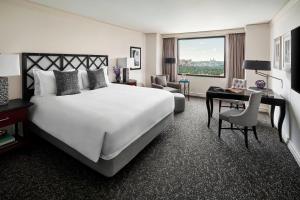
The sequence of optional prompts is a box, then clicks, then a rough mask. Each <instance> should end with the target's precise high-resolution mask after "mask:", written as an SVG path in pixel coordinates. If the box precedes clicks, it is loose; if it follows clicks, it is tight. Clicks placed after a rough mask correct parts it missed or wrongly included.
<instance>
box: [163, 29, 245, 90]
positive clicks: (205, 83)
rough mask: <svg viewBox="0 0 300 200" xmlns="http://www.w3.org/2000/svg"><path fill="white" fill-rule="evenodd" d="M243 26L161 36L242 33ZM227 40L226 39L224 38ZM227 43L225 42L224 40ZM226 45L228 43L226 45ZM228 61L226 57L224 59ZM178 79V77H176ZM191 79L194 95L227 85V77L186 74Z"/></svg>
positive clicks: (205, 35) (178, 36)
mask: <svg viewBox="0 0 300 200" xmlns="http://www.w3.org/2000/svg"><path fill="white" fill-rule="evenodd" d="M243 32H245V30H244V29H243V28H238V29H231V30H221V31H208V32H196V33H180V34H166V35H162V37H163V38H168V37H175V38H193V37H209V36H226V35H228V34H230V33H243ZM226 41H227V40H226ZM226 43H227V42H226ZM226 47H228V45H226ZM226 60H227V61H228V59H226ZM228 69H229V68H228V64H226V74H228ZM178 79H180V77H178ZM188 79H189V80H190V81H191V94H192V95H195V96H205V93H206V91H207V89H208V88H209V87H210V86H218V87H223V88H225V87H227V86H228V78H227V75H226V77H225V78H213V77H202V76H188Z"/></svg>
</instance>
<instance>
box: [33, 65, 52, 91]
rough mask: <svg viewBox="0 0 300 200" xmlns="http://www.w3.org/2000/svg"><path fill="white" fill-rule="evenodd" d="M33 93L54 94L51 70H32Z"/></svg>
mask: <svg viewBox="0 0 300 200" xmlns="http://www.w3.org/2000/svg"><path fill="white" fill-rule="evenodd" d="M33 75H34V79H35V80H34V95H37V96H47V95H53V94H56V80H55V76H54V73H53V71H43V70H37V69H34V70H33Z"/></svg>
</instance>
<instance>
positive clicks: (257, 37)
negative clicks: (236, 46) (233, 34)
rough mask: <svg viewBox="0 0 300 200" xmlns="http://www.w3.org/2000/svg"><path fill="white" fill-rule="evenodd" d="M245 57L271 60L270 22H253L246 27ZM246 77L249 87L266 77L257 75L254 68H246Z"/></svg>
mask: <svg viewBox="0 0 300 200" xmlns="http://www.w3.org/2000/svg"><path fill="white" fill-rule="evenodd" d="M245 31H246V38H245V59H247V60H266V61H268V60H270V24H269V23H264V24H253V25H247V26H246V28H245ZM245 78H246V79H247V84H248V86H249V87H251V86H255V81H256V80H259V79H261V80H264V81H266V79H265V78H264V77H262V76H259V75H256V74H255V72H254V70H246V71H245Z"/></svg>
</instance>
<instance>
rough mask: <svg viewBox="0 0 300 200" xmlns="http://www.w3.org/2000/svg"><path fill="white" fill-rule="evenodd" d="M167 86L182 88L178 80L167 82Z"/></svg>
mask: <svg viewBox="0 0 300 200" xmlns="http://www.w3.org/2000/svg"><path fill="white" fill-rule="evenodd" d="M167 86H168V87H172V88H176V89H180V83H176V82H167Z"/></svg>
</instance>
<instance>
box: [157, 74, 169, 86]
mask: <svg viewBox="0 0 300 200" xmlns="http://www.w3.org/2000/svg"><path fill="white" fill-rule="evenodd" d="M155 83H156V84H158V85H161V86H164V87H166V86H167V77H166V76H156V77H155Z"/></svg>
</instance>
